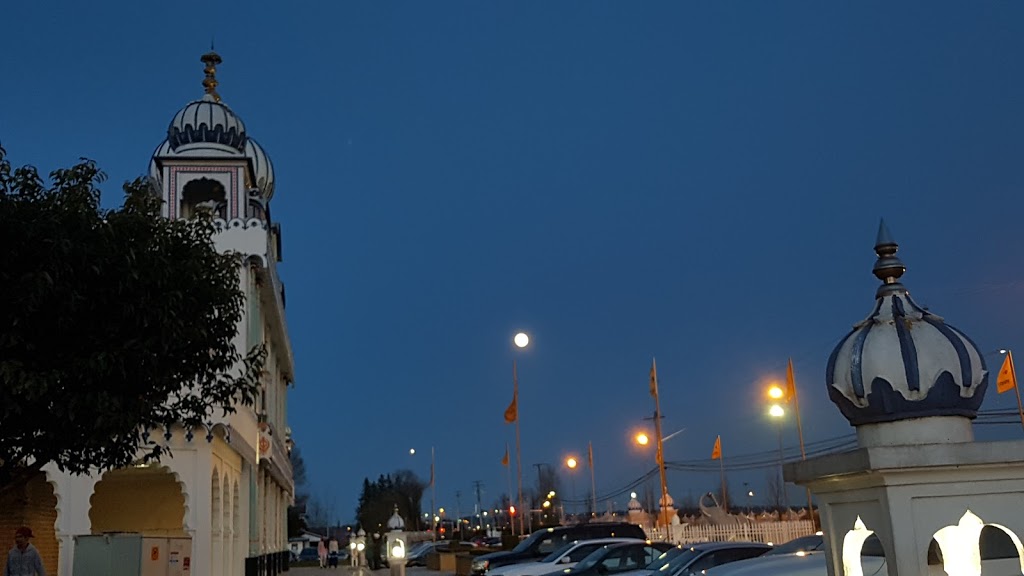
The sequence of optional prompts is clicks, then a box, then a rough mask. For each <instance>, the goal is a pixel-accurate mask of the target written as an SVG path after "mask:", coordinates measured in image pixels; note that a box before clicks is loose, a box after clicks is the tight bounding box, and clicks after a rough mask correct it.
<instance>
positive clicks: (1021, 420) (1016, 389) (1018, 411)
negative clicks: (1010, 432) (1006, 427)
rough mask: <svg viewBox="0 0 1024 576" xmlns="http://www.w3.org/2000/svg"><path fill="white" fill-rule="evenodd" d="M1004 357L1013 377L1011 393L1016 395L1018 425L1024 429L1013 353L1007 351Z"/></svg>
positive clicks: (1023, 408)
mask: <svg viewBox="0 0 1024 576" xmlns="http://www.w3.org/2000/svg"><path fill="white" fill-rule="evenodd" d="M1006 357H1007V358H1008V359H1009V360H1010V374H1012V375H1013V391H1014V392H1016V393H1017V413H1018V414H1020V425H1021V427H1024V407H1022V406H1021V403H1020V386H1017V367H1016V366H1014V365H1013V352H1012V351H1010V350H1007V351H1006Z"/></svg>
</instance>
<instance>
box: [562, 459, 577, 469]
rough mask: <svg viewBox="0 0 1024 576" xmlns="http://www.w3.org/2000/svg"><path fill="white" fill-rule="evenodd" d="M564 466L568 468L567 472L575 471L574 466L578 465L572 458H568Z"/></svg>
mask: <svg viewBox="0 0 1024 576" xmlns="http://www.w3.org/2000/svg"><path fill="white" fill-rule="evenodd" d="M565 465H566V466H568V467H569V470H575V469H576V466H578V465H579V462H577V461H576V459H575V458H573V457H572V456H569V457H568V458H566V459H565Z"/></svg>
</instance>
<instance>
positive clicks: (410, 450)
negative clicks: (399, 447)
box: [409, 448, 416, 456]
mask: <svg viewBox="0 0 1024 576" xmlns="http://www.w3.org/2000/svg"><path fill="white" fill-rule="evenodd" d="M409 455H410V456H415V455H416V449H415V448H409Z"/></svg>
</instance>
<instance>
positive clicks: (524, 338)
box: [505, 332, 530, 534]
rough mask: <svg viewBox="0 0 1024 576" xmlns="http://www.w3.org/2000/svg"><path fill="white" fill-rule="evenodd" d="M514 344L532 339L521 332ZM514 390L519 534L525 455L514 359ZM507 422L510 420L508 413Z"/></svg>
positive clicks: (517, 344)
mask: <svg viewBox="0 0 1024 576" xmlns="http://www.w3.org/2000/svg"><path fill="white" fill-rule="evenodd" d="M512 342H513V343H514V344H515V345H516V347H517V348H526V347H527V346H528V345H529V344H530V337H529V336H527V335H526V333H525V332H519V333H518V334H516V335H515V337H513V338H512ZM512 388H513V394H514V396H513V398H514V399H513V400H512V402H513V404H514V405H515V415H514V416H515V423H516V475H517V476H518V478H519V498H518V501H519V533H520V534H523V533H524V527H523V510H525V509H524V508H523V454H522V448H521V445H520V442H519V373H518V371H517V368H516V360H515V358H513V359H512ZM505 420H506V421H507V420H508V413H507V411H506V414H505Z"/></svg>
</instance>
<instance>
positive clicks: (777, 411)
mask: <svg viewBox="0 0 1024 576" xmlns="http://www.w3.org/2000/svg"><path fill="white" fill-rule="evenodd" d="M768 415H769V416H771V417H772V418H774V419H775V420H776V421H778V423H779V487H780V488H781V490H782V501H783V503H784V504H785V506H786V509H787V510H788V509H789V495H788V494H786V480H785V478H784V477H783V475H782V462H783V456H782V418H783V417H784V416H785V415H786V411H785V410H784V409H783V408H782V406H779V405H778V404H772V405H771V406H770V407H769V408H768ZM808 512H809V513H811V514H813V511H812V510H808Z"/></svg>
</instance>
